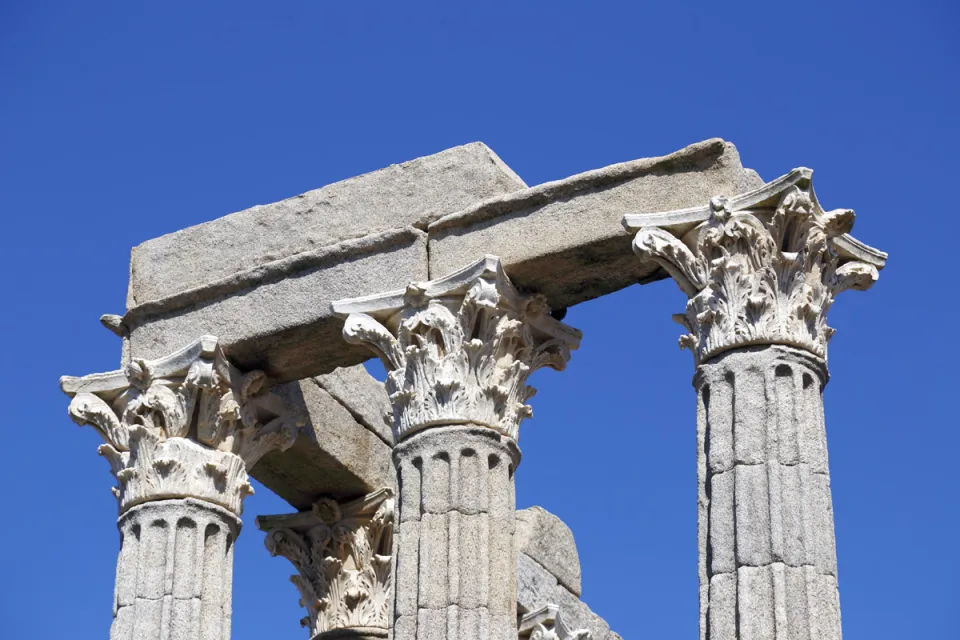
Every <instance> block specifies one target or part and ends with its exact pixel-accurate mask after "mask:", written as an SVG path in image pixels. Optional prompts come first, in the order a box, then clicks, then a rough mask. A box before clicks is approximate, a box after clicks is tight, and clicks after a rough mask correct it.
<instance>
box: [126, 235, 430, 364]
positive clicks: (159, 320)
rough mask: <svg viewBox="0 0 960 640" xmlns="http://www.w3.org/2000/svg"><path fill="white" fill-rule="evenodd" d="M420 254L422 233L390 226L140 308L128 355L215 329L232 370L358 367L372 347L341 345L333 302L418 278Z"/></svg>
mask: <svg viewBox="0 0 960 640" xmlns="http://www.w3.org/2000/svg"><path fill="white" fill-rule="evenodd" d="M214 249H215V248H212V249H211V250H214ZM426 251H427V245H426V234H424V233H423V232H421V231H418V230H416V229H413V228H408V229H400V230H397V231H388V232H384V233H381V234H377V235H374V236H367V237H364V238H361V239H359V240H349V241H346V242H343V243H341V244H338V245H333V246H329V247H324V248H323V249H320V250H317V251H314V252H309V253H306V254H298V255H296V256H293V257H291V258H286V259H283V260H279V261H277V262H274V263H270V264H268V265H265V266H263V267H257V268H255V269H253V270H251V271H247V272H243V273H240V274H236V275H235V276H232V277H231V278H230V279H229V281H226V282H218V283H213V284H211V285H205V286H203V287H199V288H196V289H192V290H190V291H187V292H185V293H180V294H174V295H172V296H170V297H168V298H165V299H162V300H158V301H154V302H147V303H143V304H140V305H138V306H135V307H132V308H131V309H129V310H128V311H127V314H126V316H124V319H123V323H124V325H125V326H126V327H127V328H128V330H129V334H130V335H129V339H128V344H129V347H128V351H129V354H130V355H132V356H133V357H136V358H153V357H158V356H160V355H164V354H167V353H170V352H172V351H175V350H176V349H179V348H180V347H182V346H183V345H184V344H187V343H189V342H190V341H191V340H194V339H196V337H197V336H200V335H204V334H211V335H215V336H218V337H219V338H220V340H221V341H222V343H223V344H224V347H225V350H226V351H227V355H228V356H229V357H230V360H231V361H232V362H234V363H235V364H236V365H237V366H238V367H240V368H242V369H262V370H263V371H265V372H266V373H267V374H268V375H270V376H271V377H272V378H273V379H275V380H278V381H281V382H287V381H290V380H299V379H303V378H307V377H309V376H311V375H315V374H320V373H326V372H329V371H332V370H333V369H335V368H336V367H338V366H344V365H354V364H358V363H360V362H363V361H364V360H366V359H367V358H368V357H369V352H367V351H365V350H363V349H362V348H360V347H357V346H354V345H350V344H347V343H346V342H344V340H343V338H342V337H341V336H340V330H341V327H342V326H343V323H342V321H341V320H339V319H337V318H336V317H334V316H333V313H332V311H331V309H330V303H331V302H332V301H333V300H336V299H339V298H343V297H346V296H352V295H358V294H360V295H363V294H370V293H377V292H379V291H382V290H383V288H384V287H386V288H402V287H404V286H406V285H407V283H409V282H410V281H411V280H418V279H422V278H423V277H424V276H425V275H426V269H427V253H426Z"/></svg>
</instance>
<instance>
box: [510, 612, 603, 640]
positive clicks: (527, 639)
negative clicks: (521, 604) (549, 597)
mask: <svg viewBox="0 0 960 640" xmlns="http://www.w3.org/2000/svg"><path fill="white" fill-rule="evenodd" d="M517 635H518V637H519V638H520V639H521V640H593V634H591V633H590V631H588V630H587V629H577V630H576V631H571V630H570V629H568V628H567V625H565V624H564V623H563V620H562V618H561V614H560V607H558V606H557V605H555V604H547V605H544V606H543V607H541V608H539V609H537V610H536V611H531V612H530V613H528V614H526V615H524V616H523V617H522V618H520V624H519V629H518V630H517Z"/></svg>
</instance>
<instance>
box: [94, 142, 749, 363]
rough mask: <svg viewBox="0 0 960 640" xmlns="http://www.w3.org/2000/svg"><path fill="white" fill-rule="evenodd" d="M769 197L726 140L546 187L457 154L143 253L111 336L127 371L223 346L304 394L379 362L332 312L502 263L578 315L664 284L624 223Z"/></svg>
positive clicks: (521, 281)
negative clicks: (729, 200) (194, 349)
mask: <svg viewBox="0 0 960 640" xmlns="http://www.w3.org/2000/svg"><path fill="white" fill-rule="evenodd" d="M759 184H762V181H761V180H760V179H759V178H758V177H757V175H756V173H754V172H753V171H751V170H749V169H743V168H742V167H741V165H740V159H739V155H738V154H737V151H736V148H735V147H734V146H733V145H732V144H730V143H727V142H724V141H722V140H718V139H713V140H707V141H705V142H700V143H697V144H694V145H691V146H689V147H687V148H685V149H682V150H680V151H678V152H676V153H673V154H670V155H667V156H663V157H658V158H649V159H641V160H634V161H631V162H625V163H621V164H616V165H612V166H609V167H605V168H603V169H598V170H596V171H590V172H587V173H583V174H580V175H576V176H573V177H571V178H567V179H565V180H560V181H556V182H550V183H546V184H543V185H539V186H537V187H532V188H525V185H523V183H522V181H521V180H520V179H519V178H517V177H516V174H514V173H513V172H512V171H510V169H509V168H508V167H506V165H505V164H503V162H502V161H500V160H499V158H497V157H496V156H495V154H493V152H492V151H490V150H489V149H488V148H486V147H485V146H483V145H480V144H476V145H467V146H465V147H457V148H455V149H451V150H448V151H445V152H442V153H440V154H436V155H435V156H429V157H427V158H420V159H418V160H414V161H412V162H410V163H405V164H404V165H399V166H398V167H391V168H390V169H385V170H383V171H380V172H375V173H372V174H366V175H364V176H359V177H357V178H353V179H351V180H347V181H345V182H342V183H337V184H335V185H330V186H329V187H325V188H323V189H320V190H318V191H315V192H310V193H309V194H304V195H303V196H298V197H297V198H292V199H290V200H285V201H283V202H280V203H276V204H274V205H264V206H262V207H255V208H254V209H251V210H247V211H243V212H240V213H236V214H232V215H230V216H226V217H224V218H220V219H218V220H215V221H213V222H210V223H206V224H202V225H198V226H196V227H191V228H189V229H184V230H182V231H179V232H177V233H173V234H170V235H168V236H163V237H162V238H158V239H156V240H151V241H148V242H146V243H144V244H143V245H141V246H139V247H137V248H136V249H135V250H134V254H133V258H132V263H131V285H130V294H129V296H128V311H127V314H126V315H125V316H124V317H123V318H122V320H120V321H117V322H114V323H113V324H112V325H108V326H109V328H110V329H111V331H114V332H115V333H118V335H121V336H128V337H126V338H125V361H126V359H129V357H130V356H131V355H132V356H134V357H147V358H150V357H157V356H158V355H162V354H164V353H169V352H170V351H171V350H172V348H175V347H176V346H178V345H180V344H183V343H185V342H186V341H187V340H189V339H191V338H192V337H193V336H196V335H200V334H203V333H212V334H215V335H218V336H220V338H221V340H222V341H223V343H224V347H225V349H226V351H227V353H228V355H229V356H230V357H231V359H232V360H233V361H234V362H235V363H237V364H238V365H239V366H242V367H245V368H259V369H262V370H264V371H265V372H266V373H267V374H268V375H269V376H270V377H271V378H272V379H273V380H275V381H278V382H288V381H291V380H298V379H303V378H307V377H310V376H315V375H321V374H324V373H328V372H330V371H332V370H333V369H335V368H336V367H340V366H351V365H356V364H359V363H361V362H363V361H364V360H366V359H367V358H368V357H369V352H368V351H365V350H364V349H362V348H360V347H358V346H355V345H349V344H347V343H345V342H344V341H343V340H342V339H341V338H340V330H341V327H342V321H341V320H339V319H337V318H335V317H334V316H333V314H332V313H331V309H330V302H331V301H332V300H337V299H346V298H358V297H362V296H369V295H371V294H375V293H379V292H382V291H387V290H391V289H403V287H405V286H406V285H407V284H408V283H409V282H411V281H427V280H430V279H433V278H436V277H438V276H444V275H446V274H448V273H451V272H452V271H454V270H456V269H458V268H460V267H461V266H462V265H463V264H464V263H466V262H469V261H472V260H476V259H477V258H479V257H481V256H483V255H485V254H497V255H499V256H501V258H502V259H503V264H504V268H505V269H506V272H507V273H508V274H509V275H510V278H511V279H512V280H513V281H514V283H515V284H516V285H517V286H518V288H519V289H520V290H521V291H535V292H538V293H541V294H543V295H545V296H546V298H547V302H548V304H549V305H550V306H551V307H552V308H554V309H561V308H565V307H567V306H570V305H573V304H577V303H579V302H583V301H585V300H589V299H592V298H595V297H597V296H600V295H604V294H607V293H611V292H613V291H616V290H618V289H621V288H623V287H625V286H628V285H630V284H632V283H635V282H638V281H640V282H646V281H649V280H651V279H654V280H655V279H659V278H662V277H665V275H666V273H665V272H664V271H663V269H661V268H660V267H659V266H658V265H656V264H653V265H651V264H649V263H647V264H644V263H641V262H639V261H637V260H636V259H635V258H634V257H633V255H632V253H631V249H630V237H629V235H627V234H625V233H623V231H622V229H621V228H620V226H619V222H620V219H621V217H622V216H623V214H624V212H627V211H636V210H667V209H675V208H680V207H689V206H692V205H694V204H698V203H701V202H703V201H704V200H705V199H708V198H710V197H712V196H715V195H718V194H721V195H729V196H732V195H735V194H737V193H740V192H742V191H746V190H749V189H751V188H754V187H756V186H758V185H759ZM378 212H379V213H378ZM382 212H387V213H382ZM424 230H426V233H425V232H424ZM364 234H367V235H364ZM250 247H259V248H258V249H256V250H251V249H250ZM428 250H429V251H428ZM211 261H213V263H212V264H211V265H208V264H207V263H208V262H211ZM208 267H209V268H208ZM200 274H202V275H200ZM305 300H308V301H310V303H309V304H304V303H303V301H305ZM113 320H116V319H115V318H113Z"/></svg>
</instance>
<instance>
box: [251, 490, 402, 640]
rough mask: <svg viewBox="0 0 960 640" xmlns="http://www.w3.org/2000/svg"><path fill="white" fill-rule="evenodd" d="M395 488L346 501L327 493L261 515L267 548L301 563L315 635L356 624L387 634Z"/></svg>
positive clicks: (301, 586) (300, 584)
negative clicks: (303, 507) (304, 505)
mask: <svg viewBox="0 0 960 640" xmlns="http://www.w3.org/2000/svg"><path fill="white" fill-rule="evenodd" d="M393 513H394V510H393V493H392V492H391V491H390V490H389V489H380V490H379V491H376V492H374V493H371V494H369V495H366V496H363V497H361V498H358V499H356V500H353V501H351V502H347V503H344V504H340V503H338V502H337V501H336V500H333V499H330V498H322V499H321V500H319V501H318V502H316V503H315V504H314V505H313V508H312V509H311V510H310V511H304V512H302V513H294V514H290V515H281V516H258V517H257V526H258V527H259V528H260V529H261V530H262V531H265V532H267V539H266V541H265V543H266V546H267V550H268V551H270V554H271V555H273V556H278V555H281V556H283V557H285V558H287V559H288V560H290V562H292V563H293V566H295V567H296V568H297V575H295V576H293V577H292V578H290V580H291V582H293V584H294V585H296V587H297V590H298V591H299V592H300V605H301V606H302V607H304V608H306V610H307V613H308V615H307V617H306V618H304V619H303V620H301V621H300V623H301V625H303V626H304V627H309V629H310V637H311V638H316V637H318V636H319V635H320V634H322V633H325V632H327V631H333V630H339V629H350V630H352V631H355V632H364V633H368V634H371V635H384V636H385V635H387V630H388V629H389V627H390V620H389V614H390V601H391V596H392V593H393V581H392V575H391V571H390V562H391V556H392V546H393Z"/></svg>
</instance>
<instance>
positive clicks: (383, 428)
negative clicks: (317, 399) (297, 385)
mask: <svg viewBox="0 0 960 640" xmlns="http://www.w3.org/2000/svg"><path fill="white" fill-rule="evenodd" d="M314 380H316V381H317V384H319V385H320V387H321V388H323V389H324V390H325V391H326V392H327V393H329V394H330V395H331V396H333V397H334V398H336V400H337V402H339V403H340V404H342V405H343V407H344V408H345V409H346V410H347V411H349V412H350V415H352V416H353V417H354V418H355V419H356V420H357V422H359V423H360V424H362V425H363V426H365V427H366V428H367V429H370V430H371V431H372V432H374V433H375V434H377V436H378V437H379V438H380V439H381V440H383V441H384V442H385V443H386V444H388V445H390V446H393V434H392V433H391V431H390V424H391V423H390V422H388V420H392V416H393V412H392V410H391V409H390V401H389V400H388V399H387V392H386V390H384V388H383V383H382V382H380V381H379V380H377V379H376V378H374V377H373V376H371V375H370V374H369V373H367V370H366V368H365V367H364V366H363V365H360V364H358V365H355V366H352V367H340V368H339V369H337V370H335V371H332V372H330V373H326V374H322V375H319V376H316V377H315V378H314Z"/></svg>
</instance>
